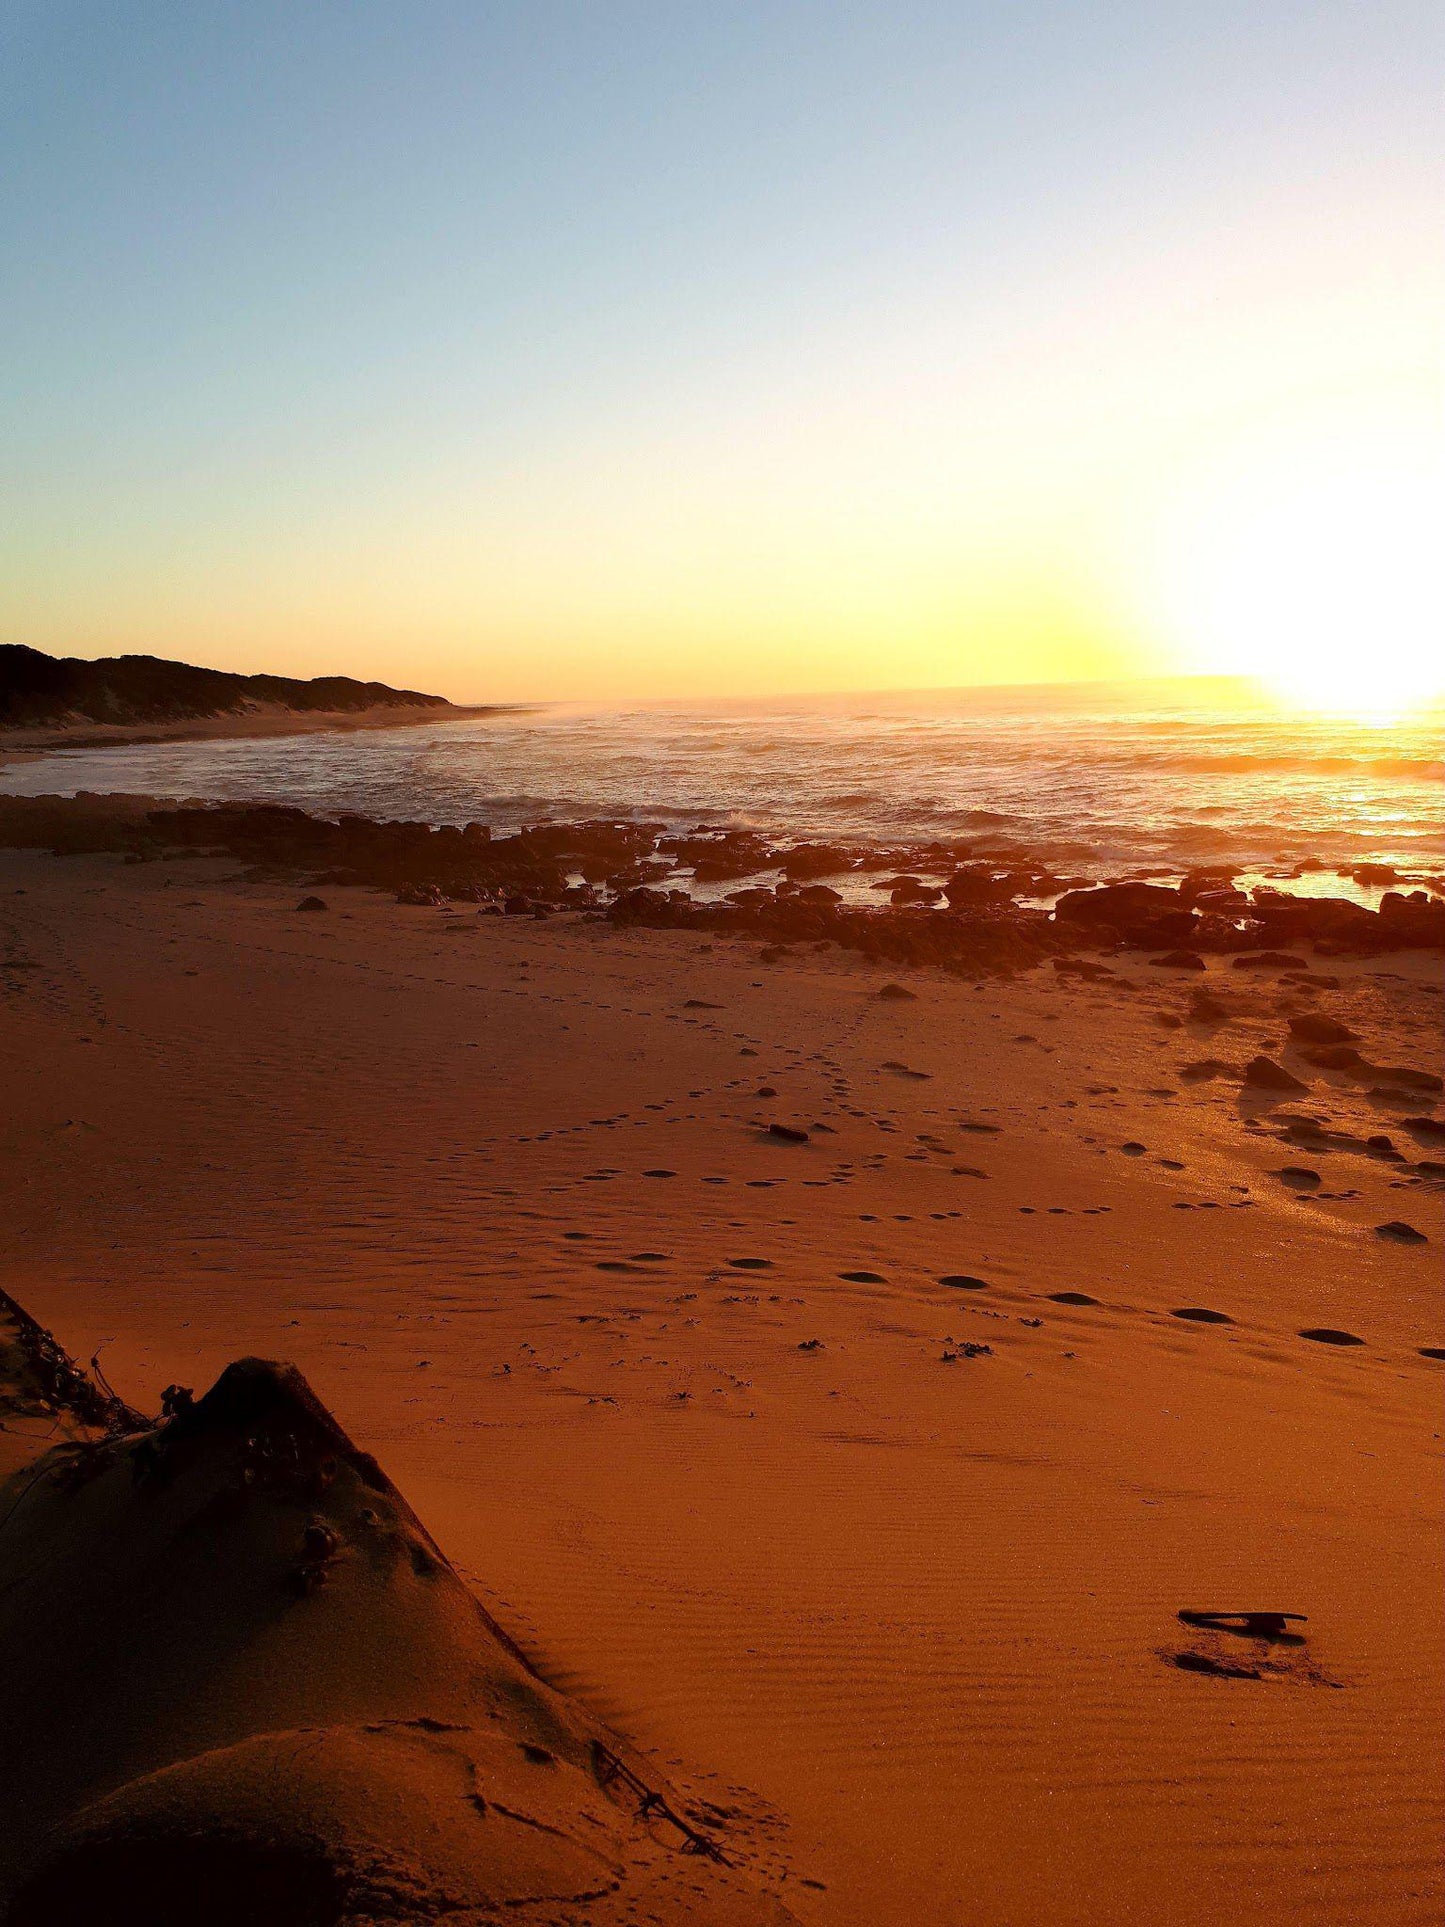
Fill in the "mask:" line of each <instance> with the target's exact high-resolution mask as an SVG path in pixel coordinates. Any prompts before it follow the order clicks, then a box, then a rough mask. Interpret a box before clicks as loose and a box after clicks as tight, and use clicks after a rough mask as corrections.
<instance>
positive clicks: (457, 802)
mask: <svg viewBox="0 0 1445 1927" xmlns="http://www.w3.org/2000/svg"><path fill="white" fill-rule="evenodd" d="M77 790H92V791H128V792H135V793H146V794H153V795H160V796H167V797H175V798H208V799H225V800H232V801H235V800H247V801H254V800H267V801H274V802H281V803H289V804H296V805H300V806H301V807H303V808H305V809H308V810H312V811H318V812H321V813H325V814H335V813H337V812H340V811H355V812H357V813H359V814H362V815H367V816H374V817H406V818H419V819H424V820H426V821H429V822H433V823H458V824H459V823H466V822H469V821H480V822H486V823H490V824H491V825H492V826H493V827H494V828H496V829H499V830H505V829H508V828H513V827H516V826H519V825H522V824H531V823H536V822H540V821H542V820H544V819H547V818H552V819H556V820H563V821H565V820H569V819H579V818H585V817H617V818H624V817H626V818H634V819H641V820H645V821H655V822H659V823H665V824H666V825H668V826H669V827H670V828H679V827H692V826H697V825H740V826H741V825H746V826H752V827H756V828H760V829H762V830H764V831H767V832H769V833H774V834H777V835H780V836H787V837H806V838H820V839H827V840H836V841H841V842H849V843H870V844H875V845H892V844H907V843H919V842H926V841H928V840H931V839H933V838H942V839H946V840H949V841H956V840H964V841H967V842H971V843H973V844H974V845H975V846H976V847H977V849H978V850H979V852H980V853H981V854H982V853H986V852H987V851H989V850H991V849H1000V848H1005V847H1009V846H1018V847H1021V848H1023V849H1026V850H1027V851H1028V852H1030V853H1031V854H1034V855H1038V856H1040V857H1042V858H1044V859H1045V860H1047V861H1049V862H1051V863H1053V864H1055V865H1056V866H1059V867H1067V868H1071V869H1073V870H1080V869H1083V870H1088V871H1090V872H1092V873H1094V874H1098V875H1114V874H1120V873H1123V872H1126V871H1128V872H1138V871H1148V872H1154V873H1157V874H1160V875H1170V874H1178V873H1180V872H1182V871H1183V870H1185V869H1188V868H1190V867H1192V866H1197V865H1202V864H1206V863H1208V864H1214V863H1230V864H1234V865H1237V866H1238V867H1239V868H1240V869H1241V870H1244V871H1249V872H1251V873H1255V874H1258V875H1268V874H1270V873H1271V872H1276V873H1277V872H1283V871H1288V870H1289V869H1291V868H1293V867H1295V866H1296V865H1298V864H1299V863H1301V862H1302V861H1306V860H1315V861H1318V862H1322V863H1323V864H1325V865H1326V866H1329V868H1331V869H1335V868H1338V869H1339V870H1340V871H1341V872H1344V873H1347V872H1348V871H1349V870H1350V869H1351V868H1354V867H1357V866H1359V865H1361V864H1364V863H1383V864H1391V865H1395V866H1398V867H1399V868H1400V869H1401V870H1403V871H1410V872H1418V871H1421V870H1424V871H1427V872H1428V871H1432V870H1434V871H1438V870H1439V869H1440V868H1441V867H1442V866H1445V741H1442V719H1441V716H1440V714H1439V713H1438V712H1436V713H1435V714H1433V715H1429V716H1422V717H1419V718H1416V719H1413V720H1408V721H1403V722H1401V721H1396V722H1391V723H1389V724H1381V723H1368V722H1361V721H1354V720H1344V719H1341V718H1338V717H1327V716H1315V715H1301V714H1291V713H1287V712H1284V711H1282V710H1270V709H1268V708H1265V707H1263V706H1261V707H1259V708H1256V709H1241V708H1236V707H1230V708H1218V709H1212V708H1207V707H1200V706H1199V705H1198V704H1197V703H1192V702H1182V701H1180V700H1179V697H1178V692H1177V687H1176V686H1165V688H1164V690H1163V692H1162V693H1161V692H1160V690H1159V689H1157V688H1156V689H1153V690H1151V689H1147V688H1145V689H1137V688H1136V689H1135V690H1133V691H1131V690H1129V689H1127V688H1120V687H1117V686H1116V687H1111V688H1109V689H1107V690H1104V689H1101V688H1098V687H1095V688H1094V689H1092V690H1089V689H1080V688H1075V689H1072V690H1066V689H1055V690H1050V691H1021V690H1014V691H955V692H942V693H937V694H933V693H925V694H918V693H916V692H914V693H909V694H903V695H862V696H849V697H833V698H827V699H813V698H808V699H803V698H799V699H794V700H790V701H766V702H764V701H759V702H749V703H742V702H738V703H726V704H707V705H704V704H694V703H671V704H646V705H643V704H638V705H632V706H626V707H613V708H600V707H599V708H589V707H582V706H575V705H556V706H545V707H537V708H530V709H518V710H512V711H498V712H495V713H492V714H489V715H486V716H483V717H476V718H471V719H468V720H465V721H457V722H449V723H442V724H438V725H434V726H426V727H419V728H403V729H394V730H379V731H358V732H352V733H345V732H337V733H335V734H324V735H310V736H291V737H264V738H255V739H230V740H224V741H210V742H166V743H151V744H131V745H127V746H124V747H104V748H89V749H79V748H76V749H68V750H66V751H64V752H61V753H57V754H52V755H47V756H45V757H42V758H40V759H38V760H35V761H29V762H19V763H12V764H9V765H8V766H5V767H0V791H6V792H9V793H12V794H14V793H23V794H28V795H37V794H73V793H74V792H75V791H77ZM1312 887H1329V886H1328V885H1325V884H1323V883H1320V884H1318V885H1313V886H1312ZM1339 887H1343V888H1346V889H1349V890H1350V892H1351V894H1354V893H1356V888H1355V886H1353V885H1350V884H1349V883H1348V882H1343V883H1342V884H1341V885H1340V886H1339Z"/></svg>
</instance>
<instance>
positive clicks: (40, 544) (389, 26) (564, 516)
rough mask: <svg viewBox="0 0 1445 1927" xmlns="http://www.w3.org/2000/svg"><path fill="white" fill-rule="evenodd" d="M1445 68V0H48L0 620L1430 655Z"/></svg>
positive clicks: (741, 646)
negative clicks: (1049, 0) (144, 0)
mask: <svg viewBox="0 0 1445 1927" xmlns="http://www.w3.org/2000/svg"><path fill="white" fill-rule="evenodd" d="M1442 79H1445V13H1442V11H1441V10H1440V9H1439V8H1438V7H1437V6H1436V5H1435V4H1433V0H1432V4H1428V5H1427V4H1425V3H1424V0H1418V3H1417V0H1377V3H1376V4H1364V3H1363V0H1362V3H1360V4H1342V3H1341V0H1318V3H1317V4H1313V5H1302V4H1301V5H1296V4H1290V3H1289V0H1266V4H1263V5H1262V4H1260V0H1250V3H1249V4H1237V3H1236V0H1211V4H1209V5H1207V6H1201V5H1198V4H1197V0H1191V4H1188V5H1185V4H1181V3H1180V0H1150V3H1149V4H1138V5H1134V4H1120V3H1119V0H1097V3H1096V4H1087V5H1080V4H1073V5H1071V4H1067V0H1065V4H1057V0H1056V4H1053V5H1050V6H1040V5H1036V4H1034V3H1033V0H999V3H998V4H987V5H980V4H970V0H953V4H949V5H943V4H919V3H918V0H889V4H887V5H871V4H850V3H849V0H831V4H828V5H822V4H803V3H802V0H766V3H765V4H752V3H751V0H739V3H734V4H729V3H728V0H710V4H693V0H671V4H659V3H656V0H653V3H648V0H636V3H633V4H629V3H622V4H614V0H575V3H574V4H555V0H525V4H518V5H513V4H486V0H471V3H470V4H442V3H440V0H386V3H385V4H380V3H379V0H311V3H310V4H308V5H305V6H301V7H298V6H296V5H295V4H294V0H292V3H291V4H285V5H281V4H271V3H270V0H259V3H258V4H250V5H247V6H244V7H238V6H235V5H233V4H225V5H220V4H212V3H211V0H184V4H183V3H182V0H166V3H165V4H126V0H109V4H106V5H104V6H101V5H95V4H79V3H76V0H7V4H6V6H5V8H4V9H3V12H0V250H3V253H0V263H3V274H0V411H3V414H0V429H3V432H0V639H4V640H7V641H12V642H26V643H30V644H32V645H33V646H35V647H37V648H41V649H46V650H50V651H52V652H55V653H64V654H77V655H85V656H95V655H102V654H111V653H118V652H124V651H136V650H139V651H147V652H150V653H155V654H160V655H172V656H179V657H182V658H184V659H186V660H189V661H195V662H204V663H209V664H214V665H215V666H218V667H222V668H231V669H246V670H252V669H266V670H271V671H275V672H278V673H284V674H293V675H315V674H323V673H337V672H343V673H350V674H355V675H361V676H375V677H380V678H382V679H384V680H387V681H390V682H397V683H403V684H406V685H408V686H412V687H420V688H426V689H434V690H437V691H439V692H441V693H444V694H447V695H450V696H452V697H454V698H457V699H460V700H477V701H486V700H513V699H526V698H551V697H561V698H576V699H614V698H616V699H623V698H625V699H635V698H638V697H645V696H649V695H653V696H659V697H676V696H709V695H716V696H740V695H754V694H768V693H781V692H798V691H808V690H840V689H866V688H908V687H939V686H951V685H956V684H970V683H1000V682H1001V683H1014V682H1026V681H1035V680H1042V681H1055V680H1070V679H1075V678H1080V679H1083V678H1092V677H1114V676H1120V675H1129V674H1136V673H1148V674H1163V673H1176V672H1195V671H1211V672H1215V671H1218V672H1225V673H1231V672H1236V671H1241V670H1242V671H1246V672H1251V671H1263V672H1265V673H1268V674H1273V675H1275V676H1276V677H1277V679H1278V680H1279V681H1280V682H1281V684H1282V685H1286V686H1287V685H1290V684H1291V683H1293V684H1295V685H1297V686H1298V688H1299V689H1300V691H1301V692H1302V693H1303V694H1306V695H1308V694H1309V692H1310V691H1311V690H1313V691H1315V692H1316V693H1327V694H1328V695H1329V696H1330V697H1331V698H1332V699H1333V698H1336V697H1338V698H1339V699H1340V700H1341V701H1342V702H1344V703H1346V704H1348V703H1350V702H1353V701H1356V700H1358V699H1359V698H1360V696H1361V694H1362V686H1363V685H1365V684H1368V685H1370V686H1371V687H1374V688H1384V689H1386V690H1387V692H1388V691H1389V690H1392V689H1394V688H1396V686H1398V689H1399V691H1400V693H1401V694H1402V695H1405V696H1411V697H1413V696H1417V695H1419V694H1420V693H1422V691H1423V690H1424V688H1425V686H1426V685H1427V684H1430V683H1431V682H1432V679H1434V678H1435V675H1436V672H1435V670H1434V669H1433V667H1432V665H1433V664H1434V661H1435V658H1436V656H1437V654H1438V655H1439V657H1440V659H1441V661H1442V662H1445V650H1441V649H1440V648H1439V641H1440V637H1439V634H1438V633H1437V632H1434V631H1433V630H1432V629H1431V624H1432V623H1433V622H1434V621H1435V620H1436V618H1437V617H1438V616H1439V615H1440V613H1441V611H1440V608H1439V604H1438V595H1439V589H1438V584H1436V583H1435V582H1434V579H1433V578H1434V575H1435V573H1436V571H1435V570H1434V568H1433V565H1431V564H1430V563H1429V562H1428V561H1427V559H1426V558H1427V557H1428V554H1429V551H1430V550H1431V548H1432V547H1435V546H1438V528H1439V521H1438V519H1437V518H1439V517H1440V515H1441V513H1442V510H1445V491H1442V487H1441V467H1440V462H1441V457H1440V449H1441V420H1442V407H1441V402H1442V389H1441V352H1440V351H1441V319H1442V314H1445V253H1442V246H1441V234H1442V215H1445V192H1442V179H1441V152H1440V126H1439V101H1440V98H1441V82H1442ZM1440 673H1441V674H1442V675H1445V671H1442V672H1440ZM1392 678H1393V681H1392Z"/></svg>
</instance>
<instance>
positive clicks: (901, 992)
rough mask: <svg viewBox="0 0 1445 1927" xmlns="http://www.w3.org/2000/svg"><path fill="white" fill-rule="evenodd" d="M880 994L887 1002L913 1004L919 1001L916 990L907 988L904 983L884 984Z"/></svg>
mask: <svg viewBox="0 0 1445 1927" xmlns="http://www.w3.org/2000/svg"><path fill="white" fill-rule="evenodd" d="M878 995H879V996H880V997H881V998H882V999H883V1000H884V1002H885V1003H892V1004H912V1003H916V1002H917V1001H918V1000H917V997H916V996H915V994H914V992H913V991H911V990H905V989H904V987H903V985H902V984H884V986H883V988H882V989H881V990H880V991H879V992H878Z"/></svg>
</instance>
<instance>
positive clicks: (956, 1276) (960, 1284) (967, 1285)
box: [938, 1271, 988, 1291]
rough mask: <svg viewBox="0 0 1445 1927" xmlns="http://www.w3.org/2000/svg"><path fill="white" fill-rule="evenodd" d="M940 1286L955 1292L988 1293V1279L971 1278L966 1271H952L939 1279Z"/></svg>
mask: <svg viewBox="0 0 1445 1927" xmlns="http://www.w3.org/2000/svg"><path fill="white" fill-rule="evenodd" d="M938 1282H939V1284H941V1285H948V1286H949V1287H951V1289H952V1290H954V1291H987V1290H988V1280H987V1278H970V1277H969V1275H968V1273H967V1272H966V1271H950V1272H948V1273H947V1274H946V1275H945V1276H944V1277H942V1278H940V1279H939V1281H938Z"/></svg>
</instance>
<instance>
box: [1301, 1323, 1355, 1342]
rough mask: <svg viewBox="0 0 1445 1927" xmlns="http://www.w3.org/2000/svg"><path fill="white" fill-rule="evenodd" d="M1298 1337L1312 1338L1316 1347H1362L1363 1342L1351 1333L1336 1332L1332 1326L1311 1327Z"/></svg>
mask: <svg viewBox="0 0 1445 1927" xmlns="http://www.w3.org/2000/svg"><path fill="white" fill-rule="evenodd" d="M1300 1337H1301V1338H1312V1339H1313V1340H1314V1341H1315V1343H1316V1344H1317V1345H1363V1344H1364V1342H1365V1341H1364V1339H1363V1338H1356V1336H1355V1334H1354V1333H1353V1332H1342V1331H1336V1330H1335V1329H1334V1327H1333V1326H1332V1325H1311V1326H1310V1327H1309V1329H1308V1330H1307V1331H1302V1332H1301V1333H1300Z"/></svg>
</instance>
